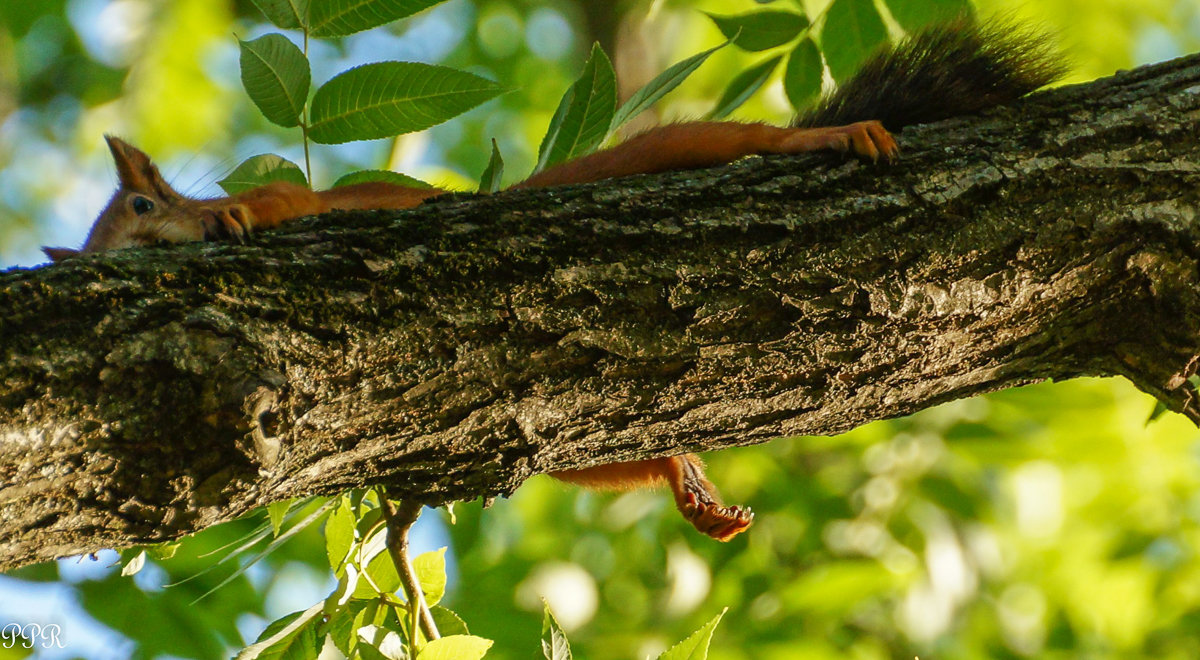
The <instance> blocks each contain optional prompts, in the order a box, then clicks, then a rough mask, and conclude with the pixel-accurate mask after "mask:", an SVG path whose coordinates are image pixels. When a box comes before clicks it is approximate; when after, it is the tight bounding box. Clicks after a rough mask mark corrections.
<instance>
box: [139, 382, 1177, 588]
mask: <svg viewBox="0 0 1200 660" xmlns="http://www.w3.org/2000/svg"><path fill="white" fill-rule="evenodd" d="M1169 410H1170V408H1168V407H1167V404H1165V403H1163V402H1162V401H1158V400H1157V399H1156V400H1155V401H1154V410H1151V411H1150V416H1149V417H1148V418H1146V426H1150V422H1153V421H1154V420H1156V419H1158V418H1159V417H1162V416H1163V415H1164V414H1165V413H1167V412H1168V411H1169ZM121 573H122V574H124V573H125V571H121Z"/></svg>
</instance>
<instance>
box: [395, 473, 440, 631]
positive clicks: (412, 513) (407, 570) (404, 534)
mask: <svg viewBox="0 0 1200 660" xmlns="http://www.w3.org/2000/svg"><path fill="white" fill-rule="evenodd" d="M379 504H380V506H382V507H383V515H384V518H386V519H387V526H388V538H387V549H388V553H390V554H391V556H392V561H393V562H395V564H396V572H397V573H399V574H400V583H401V584H402V585H404V595H405V596H406V597H407V598H408V603H409V607H412V608H414V610H415V612H416V616H417V619H418V621H419V622H420V624H421V631H422V632H424V633H425V637H426V638H427V639H429V640H431V641H432V640H435V639H441V637H442V636H441V634H439V633H438V629H437V625H436V624H434V622H433V613H432V612H430V611H429V606H428V605H426V604H425V593H424V592H423V591H421V585H420V583H419V582H418V581H417V574H416V572H415V571H413V567H412V561H411V560H410V559H409V556H408V532H409V530H410V529H412V526H413V523H415V522H417V517H418V516H420V515H421V504H420V503H417V502H413V501H412V500H404V501H402V502H400V505H399V506H396V504H395V503H394V502H392V499H391V498H390V497H388V494H387V490H386V489H383V488H380V489H379Z"/></svg>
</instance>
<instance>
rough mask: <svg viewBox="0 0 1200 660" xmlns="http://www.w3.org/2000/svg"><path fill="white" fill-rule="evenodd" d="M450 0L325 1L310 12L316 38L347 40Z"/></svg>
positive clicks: (311, 30) (310, 21) (311, 24)
mask: <svg viewBox="0 0 1200 660" xmlns="http://www.w3.org/2000/svg"><path fill="white" fill-rule="evenodd" d="M445 1H446V0H321V1H320V2H317V3H316V4H315V5H313V7H312V10H311V11H310V12H309V23H308V24H309V33H310V34H312V36H314V37H344V36H346V35H348V34H354V33H355V32H362V31H363V30H370V29H371V28H374V27H379V26H380V25H387V24H388V23H391V22H392V21H398V20H400V19H401V18H404V17H406V16H412V15H413V14H415V13H417V12H419V11H423V10H425V9H428V8H430V7H432V6H434V5H439V4H441V3H443V2H445Z"/></svg>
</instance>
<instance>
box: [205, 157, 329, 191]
mask: <svg viewBox="0 0 1200 660" xmlns="http://www.w3.org/2000/svg"><path fill="white" fill-rule="evenodd" d="M274 181H290V182H292V183H295V184H299V185H301V186H306V185H308V182H307V181H306V180H305V179H304V172H301V171H300V168H299V167H297V166H296V164H295V163H293V162H291V161H289V160H287V159H286V158H282V157H280V156H276V155H275V154H260V155H258V156H251V157H250V158H247V159H246V160H244V161H242V164H241V165H238V166H237V168H235V169H234V170H233V171H232V172H230V173H229V176H227V177H225V178H224V179H221V180H220V181H218V182H217V185H219V186H221V189H222V190H224V191H225V192H226V194H229V195H236V194H238V193H240V192H245V191H247V190H250V189H251V188H257V187H259V186H262V185H265V184H268V183H271V182H274Z"/></svg>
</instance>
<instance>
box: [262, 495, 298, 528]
mask: <svg viewBox="0 0 1200 660" xmlns="http://www.w3.org/2000/svg"><path fill="white" fill-rule="evenodd" d="M292 502H293V500H281V501H279V502H271V503H270V504H268V505H267V518H268V519H270V521H271V532H272V533H274V534H275V536H279V528H280V527H282V526H283V518H284V516H286V515H287V512H288V510H289V509H291V508H292Z"/></svg>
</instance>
